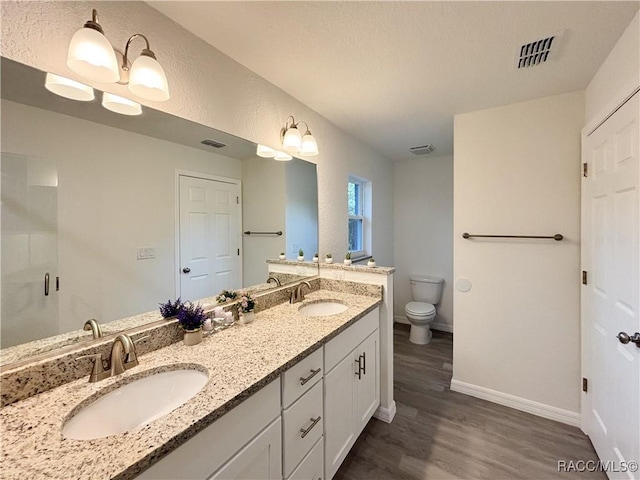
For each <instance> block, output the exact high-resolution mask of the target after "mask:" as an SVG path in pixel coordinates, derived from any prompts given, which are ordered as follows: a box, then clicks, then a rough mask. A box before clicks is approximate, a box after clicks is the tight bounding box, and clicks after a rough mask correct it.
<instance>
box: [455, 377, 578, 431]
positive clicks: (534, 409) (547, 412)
mask: <svg viewBox="0 0 640 480" xmlns="http://www.w3.org/2000/svg"><path fill="white" fill-rule="evenodd" d="M451 390H453V391H454V392H459V393H464V394H466V395H471V396H472V397H476V398H481V399H483V400H488V401H490V402H493V403H497V404H500V405H504V406H505V407H511V408H515V409H516V410H522V411H523V412H527V413H532V414H533V415H538V416H539V417H544V418H548V419H550V420H555V421H557V422H561V423H566V424H567V425H572V426H574V427H580V424H581V415H580V414H579V413H576V412H571V411H569V410H564V409H562V408H558V407H553V406H551V405H546V404H544V403H539V402H534V401H533V400H527V399H526V398H521V397H516V396H515V395H510V394H508V393H503V392H498V391H497V390H491V389H490V388H485V387H480V386H478V385H473V384H471V383H466V382H461V381H459V380H455V379H452V380H451Z"/></svg>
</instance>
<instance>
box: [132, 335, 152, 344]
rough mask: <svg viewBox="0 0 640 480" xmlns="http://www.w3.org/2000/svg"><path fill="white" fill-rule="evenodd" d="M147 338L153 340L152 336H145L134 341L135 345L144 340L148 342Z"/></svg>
mask: <svg viewBox="0 0 640 480" xmlns="http://www.w3.org/2000/svg"><path fill="white" fill-rule="evenodd" d="M147 338H151V335H143V336H142V337H139V338H136V339H135V340H133V344H134V345H135V344H137V343H138V342H141V341H142V340H146V339H147Z"/></svg>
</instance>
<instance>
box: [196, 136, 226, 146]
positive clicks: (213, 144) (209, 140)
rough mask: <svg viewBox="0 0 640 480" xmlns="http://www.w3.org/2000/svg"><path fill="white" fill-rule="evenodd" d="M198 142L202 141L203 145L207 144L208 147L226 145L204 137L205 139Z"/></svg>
mask: <svg viewBox="0 0 640 480" xmlns="http://www.w3.org/2000/svg"><path fill="white" fill-rule="evenodd" d="M200 143H202V144H203V145H207V146H209V147H213V148H222V147H226V145H225V144H224V143H220V142H216V141H215V140H211V139H210V138H206V139H204V140H202V141H201V142H200Z"/></svg>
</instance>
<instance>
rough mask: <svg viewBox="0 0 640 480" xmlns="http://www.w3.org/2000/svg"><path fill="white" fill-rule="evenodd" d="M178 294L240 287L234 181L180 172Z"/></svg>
mask: <svg viewBox="0 0 640 480" xmlns="http://www.w3.org/2000/svg"><path fill="white" fill-rule="evenodd" d="M179 188H180V227H179V229H180V265H179V268H180V272H181V276H180V296H181V297H182V299H183V300H197V299H199V298H204V297H210V296H212V295H215V294H217V293H218V292H220V291H221V290H223V289H238V288H241V287H242V285H241V280H240V266H241V264H240V249H239V247H240V245H239V240H238V239H239V228H240V208H239V204H238V197H239V192H238V185H237V184H235V183H226V182H221V181H216V180H208V179H204V178H194V177H190V176H186V175H180V186H179Z"/></svg>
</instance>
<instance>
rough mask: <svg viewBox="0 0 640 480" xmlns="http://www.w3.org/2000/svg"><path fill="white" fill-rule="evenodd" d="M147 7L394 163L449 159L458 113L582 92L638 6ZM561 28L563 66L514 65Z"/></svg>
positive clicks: (394, 3)
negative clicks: (418, 154)
mask: <svg viewBox="0 0 640 480" xmlns="http://www.w3.org/2000/svg"><path fill="white" fill-rule="evenodd" d="M148 3H149V4H150V5H151V6H153V7H154V8H156V9H157V10H159V11H160V12H162V13H164V14H165V15H167V16H168V17H170V18H172V19H173V20H175V21H176V22H178V23H180V24H181V25H183V26H184V27H185V28H186V29H187V30H190V31H191V32H193V33H194V34H196V35H197V36H199V37H201V38H202V39H204V40H205V41H207V42H208V43H210V44H211V45H213V46H214V47H216V48H217V49H219V50H221V51H222V52H224V53H226V54H227V55H229V56H230V57H231V58H233V59H235V60H236V61H238V62H239V63H241V64H242V65H244V66H246V67H247V68H249V69H250V70H252V71H254V72H256V73H257V74H259V75H260V76H262V77H264V78H265V79H267V80H268V81H270V82H272V83H273V84H275V85H277V86H278V87H280V88H281V89H282V90H284V91H286V92H287V93H289V94H290V95H292V96H293V97H295V98H297V99H298V100H300V101H301V102H302V103H304V104H306V105H307V106H309V107H310V108H312V109H314V110H315V111H317V112H318V113H320V114H321V115H323V116H324V117H326V118H327V119H329V120H330V121H332V122H334V123H335V124H337V125H338V126H340V127H341V128H342V129H343V130H346V131H347V132H350V133H351V134H352V135H353V136H355V137H357V138H359V139H360V140H362V141H363V142H365V143H368V144H369V145H371V146H372V147H374V148H375V149H376V150H378V151H380V152H381V153H382V154H384V155H385V156H387V157H388V158H390V159H392V160H402V159H407V158H415V157H414V156H413V155H412V154H411V153H409V152H408V148H409V147H412V146H416V145H424V144H426V143H431V144H433V145H434V146H435V147H436V150H437V151H436V152H435V153H433V154H431V156H434V155H442V154H449V153H451V152H452V150H453V115H454V114H456V113H462V112H469V111H474V110H479V109H483V108H490V107H494V106H498V105H505V104H509V103H513V102H518V101H524V100H529V99H533V98H537V97H542V96H547V95H554V94H559V93H564V92H570V91H574V90H581V89H584V88H585V87H586V86H587V84H588V83H589V80H590V79H591V78H592V77H593V75H594V73H595V72H596V70H597V68H598V67H599V66H600V64H601V63H602V61H603V60H604V59H605V58H606V56H607V54H608V52H609V51H610V50H611V48H612V47H613V45H614V44H615V42H616V41H617V39H618V38H619V37H620V35H621V34H622V32H623V31H624V29H625V28H626V26H627V25H628V24H629V22H630V21H631V19H632V18H633V16H634V14H635V12H636V11H637V10H638V8H639V6H640V2H638V1H634V2H616V1H604V2H597V1H587V2H574V1H569V2H561V1H546V2H528V1H518V2H482V1H478V2H400V1H391V2H360V1H353V2H346V1H343V2H324V1H317V2H284V1H282V2H268V1H259V2H246V1H235V2H220V1H215V2H203V1H196V2H193V1H171V2H156V1H153V2H148ZM561 30H563V31H564V33H563V35H562V39H561V42H560V45H559V47H560V48H559V50H558V55H557V57H556V59H554V60H553V61H552V62H548V63H547V64H544V65H542V66H539V67H534V68H532V69H527V70H525V71H522V70H520V71H518V70H516V69H515V68H514V57H515V51H516V48H517V47H519V46H520V45H522V44H524V43H528V42H530V41H533V40H537V39H540V38H544V37H546V36H548V35H549V34H553V33H556V32H558V31H561ZM291 113H295V112H291ZM302 120H304V119H302ZM310 127H311V129H312V130H313V125H311V126H310Z"/></svg>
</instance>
